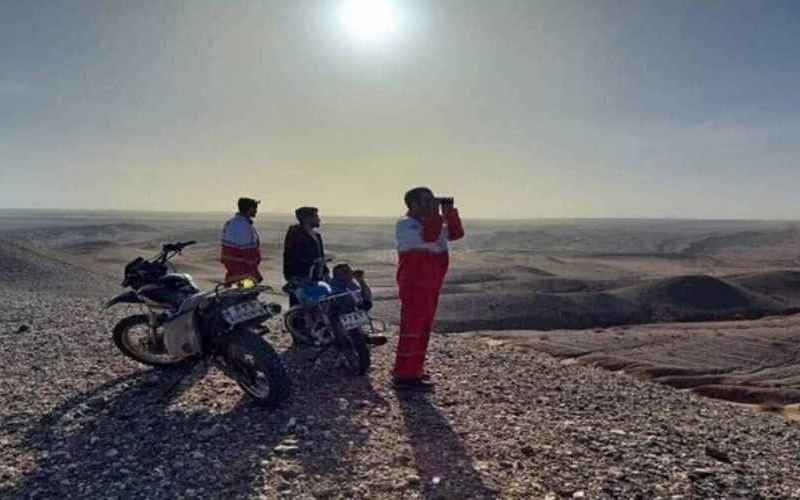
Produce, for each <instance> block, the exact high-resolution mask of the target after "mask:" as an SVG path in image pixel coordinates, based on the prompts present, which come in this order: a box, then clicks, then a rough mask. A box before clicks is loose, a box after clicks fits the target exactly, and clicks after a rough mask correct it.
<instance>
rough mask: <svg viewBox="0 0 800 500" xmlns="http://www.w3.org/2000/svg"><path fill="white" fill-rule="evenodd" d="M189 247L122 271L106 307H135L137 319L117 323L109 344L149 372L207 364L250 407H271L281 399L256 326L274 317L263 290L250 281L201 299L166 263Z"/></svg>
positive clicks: (273, 361) (283, 394)
mask: <svg viewBox="0 0 800 500" xmlns="http://www.w3.org/2000/svg"><path fill="white" fill-rule="evenodd" d="M195 243H196V242H194V241H186V242H178V243H168V244H165V245H163V246H162V249H161V252H160V253H159V254H158V255H157V256H155V257H153V258H151V259H147V260H146V259H143V258H142V257H137V258H136V259H134V260H133V261H131V262H129V263H128V264H127V265H126V266H125V278H124V280H123V281H122V284H121V285H122V286H123V287H126V288H128V287H129V288H130V289H131V290H130V291H127V292H124V293H122V294H120V295H118V296H116V297H114V298H113V299H111V300H110V301H108V303H107V304H106V306H105V307H106V309H108V308H110V307H112V306H114V305H117V304H139V305H141V306H143V308H144V311H145V314H136V315H132V316H128V317H126V318H124V319H122V320H120V321H119V322H118V323H117V324H116V326H115V327H114V330H113V339H114V343H115V344H116V346H117V348H119V350H120V351H122V353H123V354H125V355H126V356H128V357H129V358H131V359H134V360H136V361H138V362H140V363H144V364H146V365H150V366H159V367H168V366H177V365H181V364H185V363H189V362H193V361H200V360H206V361H211V362H212V363H214V364H215V365H216V366H218V367H219V368H220V369H221V370H222V372H223V373H225V374H226V375H228V376H229V377H231V378H232V379H233V380H235V381H236V382H237V383H238V384H239V386H240V387H241V388H242V389H243V390H244V391H245V392H246V393H247V394H249V395H250V396H251V397H253V399H254V400H255V401H256V403H257V404H259V405H262V406H266V407H269V408H274V407H276V406H277V405H278V404H279V403H280V402H281V401H283V400H284V399H286V398H287V397H288V395H289V388H290V383H289V376H288V375H287V371H286V367H285V366H284V364H283V361H282V360H281V358H280V357H279V356H278V354H277V353H276V352H275V350H274V349H273V347H272V346H271V345H270V344H269V343H268V342H267V341H266V340H264V339H263V338H262V337H261V335H263V334H264V333H266V332H267V329H266V328H265V327H264V326H262V325H263V323H264V322H265V321H267V320H268V319H270V318H272V317H274V316H277V315H279V314H280V312H281V307H280V305H279V304H266V303H262V302H260V301H259V300H258V295H259V294H260V293H262V292H265V291H268V290H270V288H269V287H267V286H262V285H257V284H256V282H255V281H254V280H252V279H249V278H248V279H243V280H239V281H236V282H233V283H221V284H219V285H217V286H216V287H215V288H214V289H212V290H207V291H201V290H200V289H199V288H198V287H197V286H196V285H195V283H194V281H193V280H192V277H191V276H190V275H188V274H182V273H177V272H175V269H174V266H173V265H172V263H171V262H170V261H171V259H172V258H174V257H175V256H176V255H178V254H180V253H181V252H182V251H183V249H184V248H186V247H188V246H190V245H193V244H195Z"/></svg>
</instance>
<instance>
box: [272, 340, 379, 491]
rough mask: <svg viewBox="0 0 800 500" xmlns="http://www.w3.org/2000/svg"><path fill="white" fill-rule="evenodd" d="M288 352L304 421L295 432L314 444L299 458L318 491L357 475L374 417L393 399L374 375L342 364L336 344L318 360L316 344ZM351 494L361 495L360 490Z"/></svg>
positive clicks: (287, 357)
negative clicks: (360, 373)
mask: <svg viewBox="0 0 800 500" xmlns="http://www.w3.org/2000/svg"><path fill="white" fill-rule="evenodd" d="M284 354H285V357H284V359H285V360H286V362H287V365H288V366H289V367H290V370H292V381H293V388H294V389H293V398H294V402H293V406H294V407H295V408H296V410H295V414H296V415H298V417H300V418H302V420H303V421H302V425H299V426H298V427H299V428H300V429H295V432H296V433H297V434H298V437H299V438H300V440H301V441H303V442H305V443H306V444H307V445H308V446H312V447H313V452H312V453H302V454H299V455H298V456H297V457H296V458H297V461H298V462H299V464H300V465H301V466H302V468H303V470H304V473H305V474H306V475H307V476H308V477H310V478H313V480H314V482H315V483H318V484H315V488H316V490H318V491H319V490H325V489H326V483H331V484H328V486H330V488H329V489H335V488H333V483H341V478H342V477H350V476H353V475H357V474H356V471H355V469H356V462H358V461H360V460H363V454H362V452H361V449H362V448H363V447H364V446H365V445H366V443H367V441H368V440H369V437H370V434H371V425H372V422H374V420H375V419H376V418H379V417H378V416H379V415H383V414H386V413H388V409H389V403H388V402H387V401H386V400H385V399H384V398H383V397H382V396H381V395H380V394H378V393H377V392H376V391H375V389H374V388H373V387H372V383H371V381H370V378H369V376H353V375H350V374H348V373H347V371H346V370H344V369H343V368H340V367H338V366H337V360H338V358H339V354H338V352H337V351H336V350H335V349H331V350H329V351H328V352H326V353H325V354H324V355H322V356H321V357H320V358H319V360H318V362H316V363H314V362H313V361H312V360H313V359H314V357H315V355H316V352H315V351H314V350H313V349H299V348H292V349H289V350H288V351H287V352H286V353H284ZM339 486H341V485H339ZM351 493H352V494H353V496H359V492H358V491H355V490H354V491H352V492H351ZM323 496H324V495H323Z"/></svg>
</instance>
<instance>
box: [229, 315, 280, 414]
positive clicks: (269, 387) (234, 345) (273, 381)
mask: <svg viewBox="0 0 800 500" xmlns="http://www.w3.org/2000/svg"><path fill="white" fill-rule="evenodd" d="M222 357H223V359H222V361H223V363H224V365H225V366H224V368H225V371H226V373H227V374H228V375H229V376H230V377H231V378H233V379H234V380H235V381H236V383H237V384H239V387H241V388H242V390H244V391H245V392H246V393H247V394H249V395H250V397H252V398H253V399H254V400H255V402H256V404H258V405H260V406H265V407H267V408H270V409H273V408H275V407H277V406H278V405H279V404H280V403H281V402H282V401H283V400H285V399H286V398H288V397H289V390H290V382H289V375H288V374H287V371H286V367H285V366H284V364H283V361H282V360H281V358H280V356H278V353H276V352H275V349H273V348H272V346H271V345H269V344H268V343H267V342H266V341H265V340H264V339H263V338H261V337H259V336H257V335H255V334H254V333H252V332H250V331H248V330H236V331H234V332H232V333H231V334H230V336H229V339H227V341H226V343H225V345H224V347H223V349H222Z"/></svg>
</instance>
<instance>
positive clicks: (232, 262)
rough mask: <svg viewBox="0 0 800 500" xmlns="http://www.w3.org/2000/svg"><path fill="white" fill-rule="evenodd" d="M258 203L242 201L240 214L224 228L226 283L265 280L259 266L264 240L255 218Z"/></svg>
mask: <svg viewBox="0 0 800 500" xmlns="http://www.w3.org/2000/svg"><path fill="white" fill-rule="evenodd" d="M258 203H259V202H258V201H257V200H254V199H252V198H239V202H238V208H239V212H238V213H237V214H236V215H234V216H233V218H231V219H230V220H228V221H227V222H226V223H225V226H224V227H223V228H222V251H221V252H220V259H219V260H220V261H221V262H222V264H223V265H224V266H225V281H226V282H231V281H236V280H240V279H243V278H253V279H255V280H256V281H261V280H262V279H263V278H262V277H261V273H260V272H259V271H258V265H259V263H261V239H260V238H259V236H258V231H256V228H255V226H253V218H254V217H255V216H256V213H257V212H258Z"/></svg>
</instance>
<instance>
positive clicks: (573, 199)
mask: <svg viewBox="0 0 800 500" xmlns="http://www.w3.org/2000/svg"><path fill="white" fill-rule="evenodd" d="M386 2H388V3H389V4H390V7H389V9H390V10H391V11H392V12H394V13H395V14H396V17H394V18H392V19H390V20H389V21H385V20H384V21H383V22H381V21H380V20H375V21H369V20H367V21H366V23H367V26H366V28H375V31H376V33H373V36H370V37H366V36H357V35H359V33H356V32H354V31H353V30H352V28H350V27H349V25H348V24H347V23H346V22H343V20H345V21H346V20H348V19H349V21H353V19H352V18H347V19H343V11H342V9H343V7H342V6H343V4H345V3H346V2H345V1H341V0H325V1H322V0H320V1H303V0H287V1H280V2H278V1H266V0H265V1H252V2H234V1H224V2H223V1H216V0H215V1H208V2H204V1H200V0H192V1H174V2H163V1H143V2H131V1H110V0H105V1H98V2H86V1H79V0H69V1H53V0H42V1H37V0H24V1H23V0H0V207H18V208H36V207H43V208H44V207H48V208H51V207H54V208H114V209H157V210H228V209H232V208H233V205H234V200H235V198H236V197H238V196H239V195H240V194H250V195H253V196H256V197H259V198H261V199H262V200H263V202H262V210H266V211H276V212H286V211H289V210H290V209H293V208H294V207H295V206H298V205H300V204H314V205H318V206H320V207H321V208H322V209H323V210H324V211H325V212H327V213H329V214H341V215H395V214H399V213H401V212H402V211H403V208H402V194H403V192H404V191H405V189H407V188H409V187H412V186H414V185H418V184H429V185H431V186H432V187H434V188H435V189H436V190H440V191H442V192H443V193H446V194H450V195H454V196H455V197H456V201H457V202H458V203H459V204H460V205H461V207H462V211H463V212H464V213H465V215H469V216H482V217H570V216H590V217H606V216H613V217H664V216H666V217H740V218H774V217H780V218H797V219H800V161H798V160H799V159H800V84H799V83H798V82H800V55H799V54H800V2H796V1H785V2H780V1H771V2H759V1H755V0H746V1H731V0H724V1H723V0H719V1H712V0H706V1H703V0H688V1H685V2H684V1H677V0H654V1H641V2H637V1H599V0H585V1H579V2H569V1H566V0H556V1H552V2H550V1H547V2H545V1H541V2H539V1H534V0H518V1H510V0H493V1H484V0H472V1H467V0H461V1H456V0H428V1H422V0H393V1H392V0H386ZM355 21H359V19H355ZM387 22H388V23H389V24H390V25H391V26H390V27H391V28H393V29H391V30H389V31H387V32H385V33H384V32H382V31H381V29H380V27H381V26H383V25H384V24H386V23H387ZM362 35H363V33H362Z"/></svg>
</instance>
